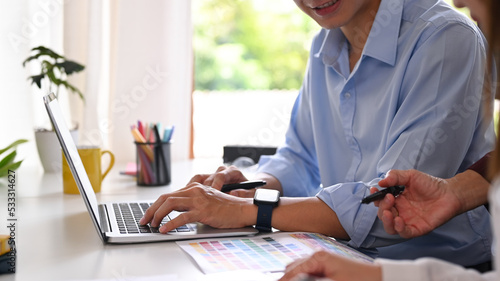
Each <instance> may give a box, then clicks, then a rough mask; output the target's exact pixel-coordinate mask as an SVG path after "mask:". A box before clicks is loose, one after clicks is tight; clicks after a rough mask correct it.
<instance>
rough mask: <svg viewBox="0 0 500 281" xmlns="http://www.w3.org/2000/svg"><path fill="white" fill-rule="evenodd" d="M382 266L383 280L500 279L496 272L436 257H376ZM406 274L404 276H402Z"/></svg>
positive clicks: (463, 280) (481, 280)
mask: <svg viewBox="0 0 500 281" xmlns="http://www.w3.org/2000/svg"><path fill="white" fill-rule="evenodd" d="M375 262H376V263H377V264H379V265H381V266H382V280H383V281H400V280H402V279H404V280H406V281H422V280H425V281H490V280H498V279H497V278H498V276H497V273H496V272H494V271H493V272H488V273H485V274H481V273H479V272H477V271H476V270H473V269H466V268H464V267H461V266H459V265H456V264H452V263H449V262H445V261H442V260H439V259H434V258H421V259H417V260H414V261H410V260H401V261H395V260H387V259H376V260H375ZM402 276H404V278H402Z"/></svg>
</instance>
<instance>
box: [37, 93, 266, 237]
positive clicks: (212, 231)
mask: <svg viewBox="0 0 500 281" xmlns="http://www.w3.org/2000/svg"><path fill="white" fill-rule="evenodd" d="M43 100H44V102H45V107H46V109H47V112H48V114H49V117H50V120H51V122H52V124H53V126H54V129H55V131H56V134H57V137H58V139H59V142H60V144H61V147H62V149H63V152H64V155H65V156H66V159H67V161H68V164H69V167H70V169H71V172H72V173H73V177H74V178H75V181H76V184H77V186H78V189H79V190H80V194H81V195H82V198H83V201H84V202H85V205H86V206H87V210H88V212H89V214H90V218H91V219H92V221H93V223H94V226H95V228H96V230H97V233H98V234H99V236H100V237H101V239H102V241H103V242H104V243H141V242H156V241H172V240H185V239H194V238H211V237H227V236H244V235H254V234H256V233H258V231H257V230H256V229H254V228H253V227H245V228H237V229H216V228H212V227H210V226H207V225H204V224H200V223H190V224H186V225H184V226H182V227H179V228H177V229H175V230H174V231H172V232H170V233H168V234H161V233H158V229H157V228H151V227H149V226H141V225H139V223H138V221H139V219H140V218H141V217H142V214H143V213H144V211H145V210H146V209H147V208H148V207H149V206H150V204H151V203H152V202H151V203H150V202H109V203H104V204H98V202H97V198H96V195H95V192H94V189H93V188H92V185H91V183H90V181H89V178H88V176H87V173H86V171H85V168H84V166H83V163H82V160H81V159H80V155H79V154H78V150H77V148H76V145H75V143H74V142H73V139H72V138H71V135H70V132H69V130H68V128H67V126H66V123H65V121H64V118H63V115H62V112H61V109H60V107H59V103H58V102H57V99H56V97H55V95H54V94H49V95H47V96H44V97H43ZM178 214H179V213H177V212H172V213H170V214H169V215H168V216H167V217H166V218H165V219H164V221H163V222H162V223H165V222H166V221H167V220H169V219H172V218H173V217H175V216H176V215H178Z"/></svg>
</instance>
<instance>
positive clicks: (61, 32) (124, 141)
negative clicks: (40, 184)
mask: <svg viewBox="0 0 500 281" xmlns="http://www.w3.org/2000/svg"><path fill="white" fill-rule="evenodd" d="M0 1H1V3H2V9H1V10H0V21H1V24H0V32H1V36H2V38H4V40H0V54H1V56H2V63H1V64H0V65H1V67H0V82H1V85H2V89H1V90H0V97H1V98H2V102H0V117H1V118H2V119H1V120H3V122H2V123H1V125H0V128H2V129H3V130H2V131H3V133H2V134H1V135H0V147H1V146H4V145H6V144H8V143H10V142H11V141H13V140H15V139H17V138H27V139H29V140H31V141H30V143H28V144H26V145H23V147H20V148H19V154H20V158H24V159H25V163H26V164H24V165H30V164H29V163H31V164H33V165H39V161H38V156H37V153H36V145H35V143H34V135H33V129H34V128H35V127H38V126H42V125H44V124H45V125H46V124H47V118H46V113H45V110H44V108H43V102H42V98H41V97H42V93H43V91H40V90H39V89H37V88H36V87H34V86H30V85H29V83H28V81H27V80H26V78H27V77H28V75H32V74H34V73H33V69H31V70H30V68H26V69H25V68H23V67H22V65H21V63H22V61H23V60H24V59H25V58H26V57H28V55H29V50H30V49H31V48H32V47H35V46H38V45H45V46H47V47H50V48H52V49H54V50H55V51H57V52H60V53H62V54H63V55H65V56H66V57H68V58H69V59H72V60H75V61H78V62H81V63H83V64H84V65H85V66H86V68H85V71H84V72H83V74H76V75H75V76H74V77H71V78H70V82H72V83H73V84H75V85H76V86H77V87H78V88H79V89H80V90H82V92H83V93H84V96H85V103H82V102H81V101H80V100H79V99H78V98H76V96H75V95H73V94H70V95H65V94H63V95H61V97H60V102H61V103H62V104H63V105H64V106H66V107H67V109H65V113H66V114H67V115H71V119H72V122H73V123H77V124H78V126H79V129H80V137H79V139H80V144H83V145H87V144H92V145H100V146H101V147H103V148H106V149H111V150H112V151H113V152H114V153H115V156H116V158H117V161H118V162H122V163H123V162H129V161H134V160H135V147H134V145H133V137H132V135H131V134H130V125H132V124H135V123H137V120H141V121H145V122H161V123H162V124H163V125H165V126H167V125H175V134H174V137H173V139H174V144H173V145H172V158H173V160H182V159H187V158H188V157H189V150H190V126H191V123H190V122H191V121H190V120H191V92H192V73H193V69H192V66H193V61H192V59H193V58H192V44H191V37H192V32H191V1H189V0H187V1H186V0H183V1H173V0H165V1H163V0H147V1H133V0H120V1H117V0H112V1H78V0H66V1H63V0H39V1H38V0H22V1H8V0H0ZM5 39H6V40H5ZM66 96H69V99H68V98H66Z"/></svg>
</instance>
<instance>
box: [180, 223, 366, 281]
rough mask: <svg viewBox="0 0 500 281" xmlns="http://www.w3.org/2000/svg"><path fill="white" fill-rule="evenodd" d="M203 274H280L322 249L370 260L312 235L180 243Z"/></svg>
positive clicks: (338, 244) (344, 247) (276, 234)
mask: <svg viewBox="0 0 500 281" xmlns="http://www.w3.org/2000/svg"><path fill="white" fill-rule="evenodd" d="M177 244H178V245H179V246H180V247H181V248H182V249H183V250H184V251H186V252H187V253H188V254H189V255H190V256H191V257H192V258H193V259H194V260H195V261H196V262H197V263H198V265H199V266H200V268H201V269H202V270H203V272H204V273H215V272H223V271H231V270H256V271H263V272H279V271H283V270H284V269H285V267H286V265H287V264H289V263H290V262H292V261H294V260H296V259H299V258H302V257H306V256H309V255H310V254H311V253H313V252H314V251H316V250H320V249H324V250H329V251H333V252H336V253H338V254H341V255H343V256H348V257H352V258H356V259H362V260H365V261H368V262H371V258H370V257H368V256H365V255H364V254H362V253H359V252H357V251H355V250H353V249H351V248H349V247H347V246H345V245H343V244H341V243H339V242H337V241H335V240H333V239H331V238H328V237H326V236H323V235H321V234H315V233H302V232H300V233H295V232H294V233H281V232H278V233H274V234H269V235H260V236H255V237H251V238H220V239H202V240H191V241H180V242H177Z"/></svg>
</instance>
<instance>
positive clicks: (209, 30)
mask: <svg viewBox="0 0 500 281" xmlns="http://www.w3.org/2000/svg"><path fill="white" fill-rule="evenodd" d="M0 1H1V3H2V5H3V7H4V8H3V9H1V10H0V21H1V24H0V34H1V36H2V40H0V54H1V56H2V60H1V61H2V63H1V66H0V81H1V85H2V89H1V90H0V97H1V98H2V102H0V118H1V119H0V120H2V123H0V128H2V133H1V134H0V147H4V146H6V145H8V144H9V143H11V142H13V141H14V140H16V139H19V138H24V139H28V140H29V142H28V143H26V144H23V145H22V146H19V149H18V157H19V158H20V159H24V160H25V161H24V163H23V165H32V166H39V165H40V162H39V158H38V153H37V151H36V144H35V139H34V131H35V129H37V128H43V127H45V128H50V125H49V123H48V119H47V117H46V113H45V109H44V107H43V102H42V96H43V95H44V94H46V93H47V92H48V88H47V86H46V85H43V84H42V89H39V88H38V87H36V86H35V85H32V84H30V81H28V79H27V78H28V77H29V76H30V75H35V74H37V72H38V71H39V70H40V69H39V68H40V67H39V66H36V65H27V66H26V67H23V66H22V62H23V61H24V60H25V59H26V58H27V57H29V56H30V55H31V54H32V53H31V51H30V50H31V49H32V48H33V47H36V46H40V45H42V46H46V47H49V48H51V49H52V50H54V51H56V52H58V53H60V54H62V55H64V56H65V57H66V58H68V59H71V60H74V61H77V62H79V63H81V64H83V65H85V69H84V70H83V71H82V72H80V73H77V74H74V75H71V77H68V81H70V82H71V83H72V84H74V85H75V86H76V87H78V88H79V89H80V90H81V91H82V93H83V96H84V100H82V99H80V98H78V96H77V95H75V94H73V93H65V90H64V89H61V94H60V98H59V99H60V102H61V103H62V104H63V106H64V111H65V113H66V115H67V116H68V125H70V126H71V127H78V131H79V134H78V142H79V144H81V145H98V146H101V147H102V148H105V149H110V150H112V151H113V152H114V153H115V155H116V158H117V159H116V160H117V161H118V162H122V163H124V162H129V161H134V160H135V149H134V145H133V141H134V140H133V138H132V135H131V134H130V126H131V125H133V124H136V123H137V121H138V120H141V121H143V122H161V124H162V125H164V126H170V125H175V133H174V136H173V141H174V143H173V146H172V158H173V160H174V161H175V160H185V159H190V158H214V157H215V158H221V157H222V153H223V150H222V147H223V146H224V145H252V146H278V145H279V144H280V143H281V142H282V141H283V139H284V133H285V131H286V127H287V124H288V119H289V116H290V112H291V108H292V105H293V102H294V100H295V97H296V95H297V93H298V88H299V87H300V85H301V83H302V76H303V74H304V71H305V66H306V62H307V58H308V50H309V46H310V43H311V40H312V37H313V36H314V34H315V33H316V32H317V31H318V30H319V27H318V26H317V24H316V23H315V22H313V21H312V20H311V19H309V18H308V17H307V16H306V15H305V14H303V13H302V12H301V11H300V10H299V9H298V8H297V7H296V5H295V3H294V2H293V1H291V0H274V1H266V0H232V1H230V0H183V1H173V0H145V1H140V2H138V1H132V0H120V1H118V0H110V1H83V0H18V1H8V0H0ZM448 2H450V3H451V1H448Z"/></svg>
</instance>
